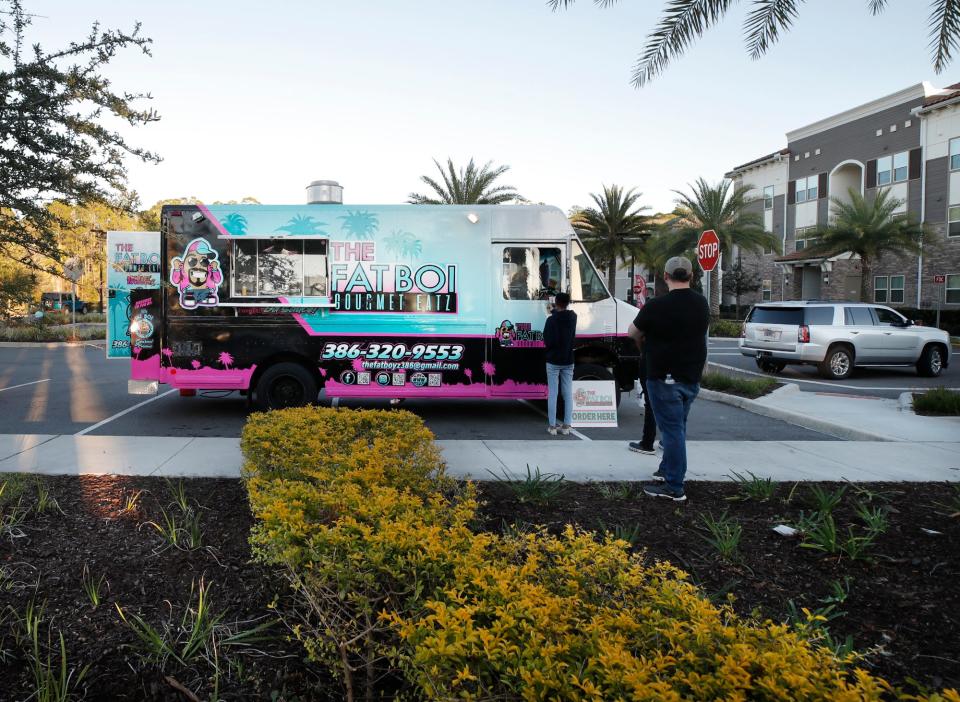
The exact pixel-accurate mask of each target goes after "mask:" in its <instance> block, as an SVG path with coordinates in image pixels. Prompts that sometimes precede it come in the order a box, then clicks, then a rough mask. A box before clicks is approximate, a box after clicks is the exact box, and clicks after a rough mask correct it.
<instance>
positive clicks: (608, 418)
mask: <svg viewBox="0 0 960 702" xmlns="http://www.w3.org/2000/svg"><path fill="white" fill-rule="evenodd" d="M573 426H575V427H615V426H617V388H616V386H615V385H614V382H613V381H612V380H574V381H573Z"/></svg>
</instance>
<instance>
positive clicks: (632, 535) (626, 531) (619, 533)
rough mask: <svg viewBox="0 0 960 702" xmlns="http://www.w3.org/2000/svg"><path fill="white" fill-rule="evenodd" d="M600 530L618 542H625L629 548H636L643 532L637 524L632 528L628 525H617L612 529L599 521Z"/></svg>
mask: <svg viewBox="0 0 960 702" xmlns="http://www.w3.org/2000/svg"><path fill="white" fill-rule="evenodd" d="M600 529H602V530H603V531H604V532H605V533H607V534H609V535H610V536H612V537H613V538H615V539H617V540H619V541H626V542H627V543H628V544H630V545H631V546H636V545H637V544H638V543H640V539H641V538H642V537H643V530H642V527H641V526H640V524H639V523H638V524H634V525H632V526H631V525H629V524H617V525H615V526H614V527H613V528H610V527H609V526H607V524H606V523H605V522H604V521H603V520H602V519H601V520H600Z"/></svg>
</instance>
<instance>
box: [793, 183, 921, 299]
mask: <svg viewBox="0 0 960 702" xmlns="http://www.w3.org/2000/svg"><path fill="white" fill-rule="evenodd" d="M848 193H849V197H850V202H846V201H845V200H841V199H840V198H838V197H831V198H830V203H831V205H832V212H831V214H832V215H833V217H834V220H833V223H832V224H830V225H828V226H827V227H824V228H823V229H822V230H821V231H820V232H819V234H818V238H819V241H818V242H817V244H815V245H814V246H812V247H808V249H809V251H810V253H811V254H812V255H818V254H819V255H828V256H835V255H837V254H842V253H852V254H856V255H857V256H859V257H860V268H861V273H860V301H861V302H866V301H867V291H868V289H869V284H870V267H871V265H872V264H873V262H874V261H876V260H877V259H878V258H879V257H880V256H882V255H883V254H884V253H888V252H889V253H912V254H917V253H919V252H920V242H921V240H922V237H923V225H921V224H920V223H919V222H917V221H916V220H915V219H913V218H911V217H908V216H907V215H906V214H905V213H900V214H897V213H896V210H897V209H899V208H900V207H902V206H903V204H904V201H903V200H901V199H899V198H895V197H893V196H892V195H891V194H890V191H889V190H880V191H878V192H877V195H876V197H874V198H872V199H870V200H868V199H866V198H864V197H863V195H861V194H860V193H859V192H858V191H857V190H855V189H854V188H851V189H850V190H849V191H848ZM806 250H807V249H805V251H806Z"/></svg>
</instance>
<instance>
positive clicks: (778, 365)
mask: <svg viewBox="0 0 960 702" xmlns="http://www.w3.org/2000/svg"><path fill="white" fill-rule="evenodd" d="M786 367H787V364H786V363H784V362H783V361H771V360H769V359H763V358H758V359H757V368H759V369H760V370H762V371H763V372H764V373H780V372H782V371H783V369H784V368H786Z"/></svg>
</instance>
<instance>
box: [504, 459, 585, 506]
mask: <svg viewBox="0 0 960 702" xmlns="http://www.w3.org/2000/svg"><path fill="white" fill-rule="evenodd" d="M488 472H489V473H490V474H491V475H492V476H493V477H494V479H495V480H497V481H498V482H500V483H502V484H503V485H506V486H507V487H508V488H510V491H511V492H513V494H514V495H516V497H517V501H518V502H530V503H532V504H535V505H546V504H549V503H550V502H553V500H555V499H556V498H557V497H559V496H560V494H561V493H562V492H563V490H564V488H565V487H566V485H564V478H563V476H562V475H558V474H556V473H541V472H540V467H539V466H538V467H537V468H536V469H535V470H534V471H533V472H531V471H530V465H529V464H527V474H526V476H520V477H517V476H514V475H511V474H510V473H508V472H507V470H506V468H504V469H503V477H502V478H501V477H499V476H498V475H497V474H496V473H493V472H492V471H488Z"/></svg>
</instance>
